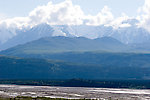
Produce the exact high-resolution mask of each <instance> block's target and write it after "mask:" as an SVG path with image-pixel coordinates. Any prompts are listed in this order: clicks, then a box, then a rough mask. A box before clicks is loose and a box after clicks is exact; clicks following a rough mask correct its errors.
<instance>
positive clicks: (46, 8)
mask: <svg viewBox="0 0 150 100" xmlns="http://www.w3.org/2000/svg"><path fill="white" fill-rule="evenodd" d="M112 20H113V15H112V13H111V10H110V8H108V7H107V6H105V7H104V8H103V9H102V10H101V11H100V12H99V13H98V14H97V15H96V16H92V15H87V16H86V15H85V14H84V12H83V11H82V9H81V8H80V6H78V5H73V4H72V1H71V0H65V1H64V2H61V3H59V4H53V3H52V2H51V1H50V2H49V3H48V4H47V5H43V6H38V7H37V8H35V9H34V10H33V11H31V12H30V13H29V16H27V17H16V18H12V19H6V20H3V21H0V24H6V26H7V27H18V28H21V27H28V26H30V27H32V26H35V25H37V24H40V23H47V24H50V25H81V24H86V25H102V24H107V23H108V22H110V21H112Z"/></svg>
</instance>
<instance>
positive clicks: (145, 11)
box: [137, 0, 150, 31]
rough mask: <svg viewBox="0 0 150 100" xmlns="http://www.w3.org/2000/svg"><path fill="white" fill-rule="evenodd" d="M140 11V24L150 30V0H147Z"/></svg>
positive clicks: (138, 17)
mask: <svg viewBox="0 0 150 100" xmlns="http://www.w3.org/2000/svg"><path fill="white" fill-rule="evenodd" d="M138 12H139V14H140V15H139V16H137V19H138V20H139V21H140V23H139V26H141V27H144V28H145V29H147V30H148V31H150V0H145V4H144V5H143V7H140V8H139V9H138Z"/></svg>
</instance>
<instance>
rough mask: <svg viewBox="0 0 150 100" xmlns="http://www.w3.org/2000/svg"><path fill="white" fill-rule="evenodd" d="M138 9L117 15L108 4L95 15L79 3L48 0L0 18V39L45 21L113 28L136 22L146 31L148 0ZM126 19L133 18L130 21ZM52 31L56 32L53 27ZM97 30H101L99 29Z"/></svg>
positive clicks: (149, 3)
mask: <svg viewBox="0 0 150 100" xmlns="http://www.w3.org/2000/svg"><path fill="white" fill-rule="evenodd" d="M138 11H139V12H140V15H139V16H138V15H137V16H136V17H129V16H128V15H126V14H124V13H123V14H122V15H121V16H120V17H117V18H115V17H114V16H113V14H112V12H111V9H110V8H109V7H108V6H104V8H103V9H101V10H100V11H99V13H98V14H97V15H90V14H89V15H86V14H85V13H84V11H83V10H82V9H81V7H80V6H79V5H74V4H73V3H72V1H71V0H65V1H64V2H61V3H58V4H54V3H53V2H51V1H50V2H48V4H46V5H43V6H38V7H36V8H35V9H33V10H32V11H31V12H29V14H28V16H26V17H15V18H9V19H3V20H0V43H4V42H5V41H7V40H9V39H10V38H12V37H13V36H15V35H17V34H18V33H17V32H16V31H18V30H21V31H23V30H24V29H31V28H32V27H34V26H36V25H39V24H42V23H46V24H49V25H89V26H91V25H92V26H99V25H103V26H109V27H110V26H111V27H112V28H113V29H118V28H126V30H127V28H128V27H131V26H133V25H136V27H137V28H138V27H142V28H145V29H146V30H148V31H150V28H149V26H150V0H145V4H144V5H143V6H142V7H139V10H138ZM130 20H133V21H135V22H130ZM127 21H128V22H127ZM130 29H132V28H130ZM133 29H135V28H133ZM70 30H71V29H70ZM74 30H75V29H74ZM81 30H82V29H81ZM128 30H129V29H128ZM54 31H56V32H57V30H54ZM115 32H116V31H115ZM59 33H63V34H60V35H63V36H64V35H65V34H64V32H60V31H59ZM59 33H58V32H57V34H56V36H57V35H59ZM74 33H75V32H72V34H74ZM76 33H77V32H76ZM83 33H84V32H83ZM83 33H80V34H78V36H84V34H83ZM98 33H100V32H99V31H98V32H97V33H96V34H98ZM101 33H102V34H103V32H101ZM94 34H95V33H91V34H88V36H92V37H91V38H93V37H97V35H96V36H93V35H94ZM112 34H114V33H112ZM112 34H111V35H112ZM134 34H135V33H134ZM75 35H76V34H75ZM86 35H87V34H86ZM135 35H136V34H135ZM99 36H102V35H99ZM104 36H105V35H104ZM122 38H123V37H122Z"/></svg>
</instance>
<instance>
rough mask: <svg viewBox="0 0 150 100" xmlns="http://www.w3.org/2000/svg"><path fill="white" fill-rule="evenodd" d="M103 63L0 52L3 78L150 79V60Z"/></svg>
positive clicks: (0, 74)
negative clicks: (87, 62) (9, 54)
mask: <svg viewBox="0 0 150 100" xmlns="http://www.w3.org/2000/svg"><path fill="white" fill-rule="evenodd" d="M141 60H142V61H144V60H143V59H141ZM133 62H134V60H133ZM102 63H103V62H102ZM102 63H99V64H97V65H95V64H80V63H67V62H62V61H52V60H46V59H31V58H17V57H6V56H1V57H0V79H72V78H82V79H149V76H150V73H149V72H150V68H149V62H147V63H145V64H147V66H141V65H140V63H138V62H134V63H135V64H136V65H137V66H132V64H133V63H129V65H128V64H126V63H124V62H120V63H119V64H118V65H114V64H113V63H114V62H112V63H111V62H108V63H105V64H102ZM130 64H131V65H130Z"/></svg>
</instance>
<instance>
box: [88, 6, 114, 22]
mask: <svg viewBox="0 0 150 100" xmlns="http://www.w3.org/2000/svg"><path fill="white" fill-rule="evenodd" d="M87 19H88V21H87V23H86V24H87V25H102V24H108V23H109V22H111V21H112V20H113V19H114V17H113V14H112V13H111V9H110V8H108V7H107V6H104V8H103V9H102V10H101V11H100V12H99V13H98V14H97V15H96V16H87Z"/></svg>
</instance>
